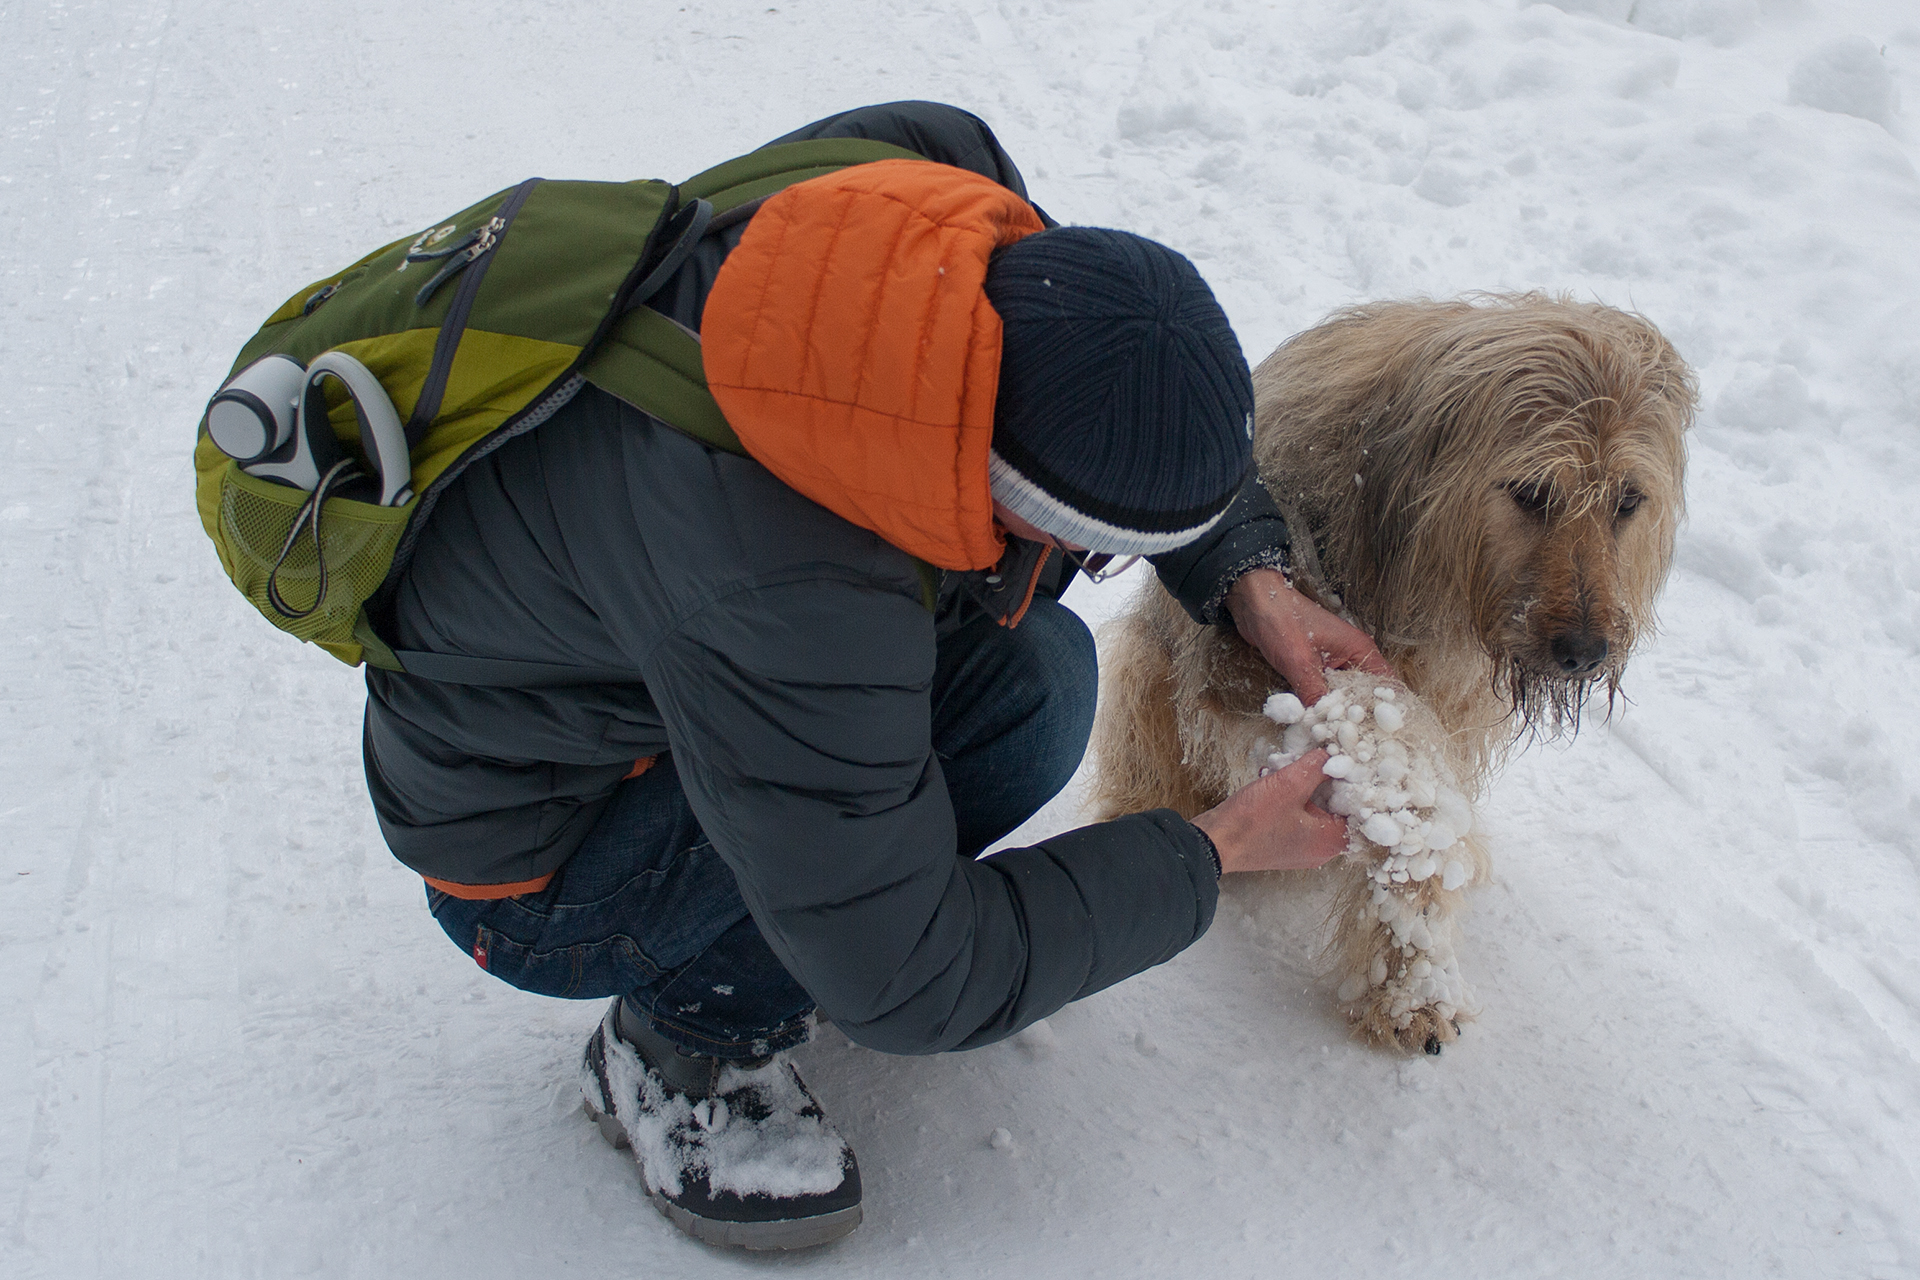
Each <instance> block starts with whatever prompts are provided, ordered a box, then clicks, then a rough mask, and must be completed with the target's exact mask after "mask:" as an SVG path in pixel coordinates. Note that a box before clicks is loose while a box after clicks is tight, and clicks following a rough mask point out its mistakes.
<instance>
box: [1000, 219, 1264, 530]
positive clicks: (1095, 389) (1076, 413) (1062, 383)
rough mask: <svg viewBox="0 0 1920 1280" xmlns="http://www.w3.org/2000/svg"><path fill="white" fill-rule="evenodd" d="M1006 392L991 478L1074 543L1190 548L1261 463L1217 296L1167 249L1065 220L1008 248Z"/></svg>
mask: <svg viewBox="0 0 1920 1280" xmlns="http://www.w3.org/2000/svg"><path fill="white" fill-rule="evenodd" d="M986 294H987V300H988V301H989V302H991V303H992V304H993V309H994V310H995V311H997V312H999V313H1000V320H1001V324H1002V326H1003V336H1002V339H1001V348H1000V391H999V398H998V400H997V402H996V404H995V409H994V420H993V452H992V457H991V459H990V461H989V464H988V466H989V470H988V476H989V480H990V482H991V485H992V489H993V496H994V498H995V499H996V500H997V501H999V502H1001V503H1002V504H1004V505H1005V506H1006V508H1007V509H1008V510H1009V511H1012V512H1013V513H1014V514H1015V515H1017V516H1020V517H1021V518H1022V519H1025V520H1028V521H1030V522H1032V523H1033V524H1035V525H1037V526H1038V527H1039V528H1041V529H1044V530H1045V531H1046V532H1048V533H1050V534H1053V535H1054V536H1055V537H1058V538H1060V539H1061V540H1063V541H1066V542H1077V543H1079V544H1080V545H1081V546H1084V547H1086V548H1088V549H1089V550H1091V551H1099V552H1107V553H1110V554H1113V555H1149V554H1152V553H1154V552H1157V551H1168V550H1171V549H1173V548H1174V547H1178V546H1180V545H1182V544H1184V543H1187V542H1191V541H1192V540H1193V539H1195V538H1197V537H1199V536H1200V535H1201V534H1202V533H1204V532H1206V531H1207V529H1208V528H1209V527H1211V526H1212V524H1213V523H1214V521H1216V520H1218V519H1219V518H1220V516H1221V515H1222V514H1223V513H1224V512H1225V511H1226V509H1227V506H1228V505H1229V504H1230V503H1231V502H1232V501H1233V499H1234V495H1235V494H1237V493H1238V492H1239V490H1240V484H1241V482H1242V480H1244V479H1245V477H1246V473H1247V468H1248V466H1249V465H1251V463H1252V458H1253V380H1252V378H1251V376H1250V375H1249V374H1248V372H1247V361H1246V357H1245V356H1243V355H1242V354H1241V353H1240V342H1239V340H1238V339H1237V338H1235V337H1234V336H1233V329H1232V328H1231V327H1230V326H1229V325H1228V324H1227V317H1226V315H1225V313H1223V312H1222V311H1221V310H1220V304H1219V303H1217V302H1215V301H1214V298H1213V291H1212V290H1210V289H1208V288H1207V284H1206V281H1204V280H1202V279H1201V278H1200V273H1199V272H1198V271H1195V270H1194V268H1193V264H1192V263H1191V262H1188V261H1187V260H1186V259H1185V258H1183V257H1181V256H1180V255H1179V254H1177V253H1175V252H1174V251H1173V250H1171V249H1169V248H1167V247H1166V246H1165V245H1160V244H1155V243H1154V242H1153V241H1151V240H1144V239H1142V238H1141V237H1139V236H1135V235H1129V234H1128V233H1126V232H1124V231H1106V230H1101V229H1098V228H1094V227H1056V228H1054V229H1053V230H1051V231H1043V232H1040V233H1038V234H1036V235H1031V236H1028V237H1026V238H1025V239H1023V240H1018V241H1016V242H1014V243H1013V244H1011V245H1008V246H1007V247H1006V248H1004V249H1001V250H999V251H998V252H997V253H995V255H994V257H993V260H992V262H991V264H990V265H989V266H988V268H987V279H986Z"/></svg>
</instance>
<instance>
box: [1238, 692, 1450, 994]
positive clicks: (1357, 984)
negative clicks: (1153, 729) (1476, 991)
mask: <svg viewBox="0 0 1920 1280" xmlns="http://www.w3.org/2000/svg"><path fill="white" fill-rule="evenodd" d="M1328 684H1329V689H1328V692H1327V694H1326V696H1325V697H1323V698H1321V699H1320V700H1319V701H1318V702H1316V703H1314V704H1313V705H1312V706H1311V707H1308V706H1305V705H1303V704H1302V703H1301V701H1300V699H1299V698H1298V697H1297V696H1295V695H1294V694H1291V693H1276V694H1274V695H1273V696H1272V697H1270V698H1268V699H1267V702H1266V706H1265V707H1264V708H1263V710H1264V712H1265V714H1266V716H1267V718H1268V719H1269V720H1272V721H1273V722H1274V723H1275V724H1278V725H1281V726H1283V732H1282V734H1281V740H1280V746H1279V749H1278V750H1275V751H1270V752H1269V754H1268V755H1267V756H1266V759H1265V762H1264V764H1263V765H1262V766H1261V769H1260V772H1262V773H1267V772H1270V771H1272V770H1276V769H1282V768H1285V767H1286V766H1287V765H1289V764H1292V763H1293V762H1294V761H1295V760H1298V759H1299V758H1300V757H1301V756H1303V755H1305V754H1306V753H1307V752H1309V751H1312V750H1315V749H1316V748H1324V749H1325V750H1326V751H1328V752H1329V753H1330V754H1329V756H1328V759H1327V762H1326V764H1325V765H1323V766H1322V772H1324V773H1325V774H1326V775H1327V777H1328V779H1330V780H1331V785H1330V787H1328V788H1327V791H1328V793H1329V794H1327V796H1326V797H1325V804H1326V808H1327V809H1328V811H1329V812H1332V813H1337V814H1339V815H1341V816H1342V817H1344V818H1345V819H1346V820H1347V856H1348V857H1350V858H1356V859H1359V860H1361V861H1363V862H1365V863H1366V864H1367V868H1368V870H1367V875H1368V878H1369V880H1370V881H1371V882H1372V884H1371V894H1370V898H1369V901H1368V902H1367V904H1366V906H1364V907H1362V908H1361V910H1362V911H1370V912H1371V913H1372V915H1373V917H1374V918H1375V919H1377V920H1378V921H1379V922H1380V923H1381V924H1382V925H1385V926H1386V927H1387V929H1389V930H1390V931H1391V934H1392V947H1393V950H1396V951H1397V952H1398V956H1397V957H1396V956H1394V955H1393V954H1392V952H1391V951H1385V950H1383V951H1382V952H1380V953H1376V954H1375V955H1374V956H1373V957H1372V960H1371V964H1370V965H1369V966H1368V968H1367V970H1366V971H1365V972H1364V973H1362V972H1350V973H1348V974H1347V976H1346V977H1345V980H1344V981H1343V982H1342V984H1341V987H1340V991H1339V997H1340V1000H1341V1002H1342V1003H1343V1004H1348V1005H1352V1004H1355V1003H1358V1002H1362V997H1365V996H1367V995H1368V993H1369V992H1370V991H1371V992H1373V996H1372V997H1371V998H1370V999H1368V1000H1366V1001H1365V1003H1367V1004H1370V1005H1374V1006H1376V1007H1380V1012H1381V1013H1383V1014H1384V1015H1385V1016H1386V1017H1387V1018H1388V1019H1389V1020H1390V1021H1391V1022H1392V1023H1393V1024H1394V1025H1395V1026H1396V1027H1398V1028H1401V1029H1405V1028H1406V1027H1408V1026H1410V1025H1412V1022H1413V1017H1414V1011H1415V1010H1419V1009H1432V1010H1433V1011H1434V1012H1435V1013H1437V1014H1438V1015H1439V1017H1440V1018H1442V1019H1445V1020H1451V1019H1453V1018H1454V1017H1455V1016H1456V1014H1457V1013H1458V1012H1459V1011H1460V1010H1462V1009H1464V1008H1466V1007H1467V1006H1468V1004H1469V1002H1470V1001H1471V995H1470V993H1469V991H1468V988H1467V984H1466V982H1465V980H1464V979H1462V978H1461V976H1460V968H1459V964H1458V962H1457V961H1456V959H1455V958H1454V953H1453V943H1452V937H1451V933H1452V930H1451V924H1450V921H1449V920H1448V919H1447V913H1446V912H1445V911H1444V910H1439V909H1436V908H1439V907H1440V906H1441V904H1440V903H1439V902H1437V901H1436V895H1435V894H1434V893H1433V889H1434V888H1436V887H1437V888H1438V889H1440V890H1441V891H1443V892H1444V893H1446V894H1448V895H1451V894H1452V893H1453V892H1454V891H1455V890H1457V889H1460V888H1462V887H1463V886H1465V885H1466V884H1467V883H1468V881H1470V880H1471V879H1472V878H1473V865H1474V863H1473V858H1472V856H1471V855H1470V854H1469V852H1468V850H1467V847H1466V845H1465V844H1464V843H1463V838H1464V837H1465V836H1466V834H1467V833H1468V832H1469V831H1470V830H1472V828H1473V806H1472V804H1471V802H1469V800H1468V799H1467V797H1466V795H1465V794H1464V793H1463V792H1462V790H1461V788H1460V786H1459V783H1458V780H1457V779H1456V778H1455V776H1454V772H1453V770H1452V768H1451V767H1449V765H1448V764H1447V761H1446V757H1445V754H1444V752H1445V745H1446V737H1445V734H1444V732H1443V731H1442V730H1441V728H1440V724H1439V721H1438V720H1437V719H1436V718H1435V717H1434V715H1433V713H1432V712H1431V711H1430V710H1428V709H1427V707H1426V706H1425V705H1424V704H1422V703H1421V702H1420V700H1419V699H1418V698H1416V697H1415V696H1414V695H1413V694H1412V693H1410V692H1408V691H1407V690H1406V689H1404V688H1397V687H1394V686H1391V685H1388V684H1384V683H1382V682H1381V681H1380V680H1379V678H1378V677H1376V676H1371V675H1367V674H1365V673H1363V672H1339V671H1335V672H1329V673H1328ZM1270 746H1271V744H1269V743H1262V744H1261V745H1260V747H1259V748H1258V750H1267V749H1268V748H1269V747H1270Z"/></svg>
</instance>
